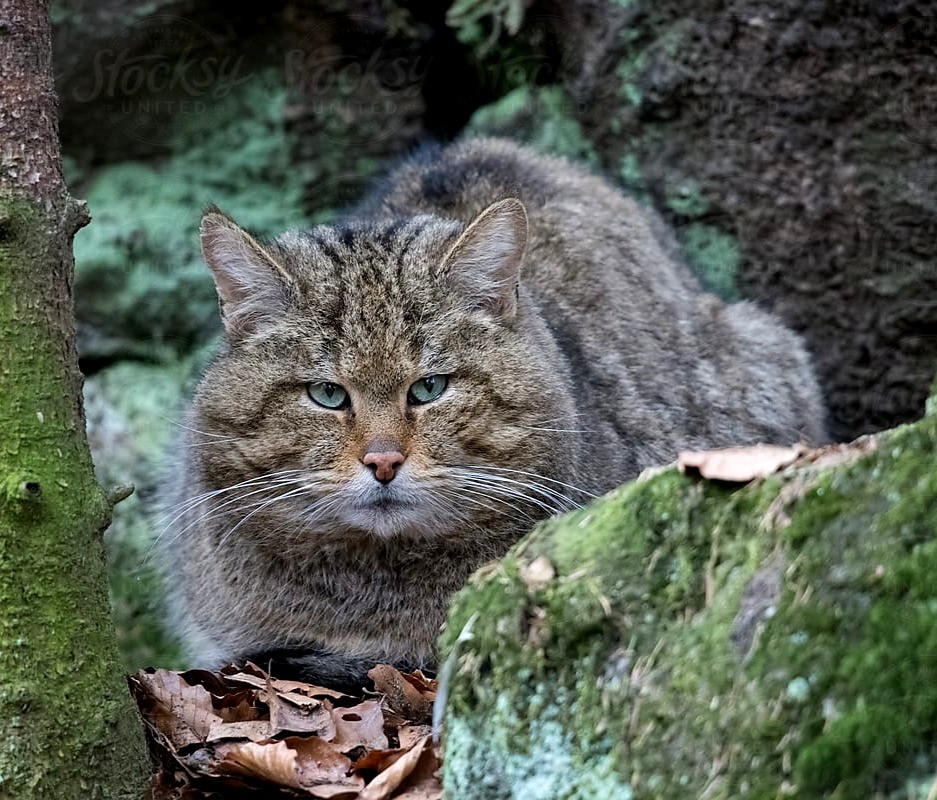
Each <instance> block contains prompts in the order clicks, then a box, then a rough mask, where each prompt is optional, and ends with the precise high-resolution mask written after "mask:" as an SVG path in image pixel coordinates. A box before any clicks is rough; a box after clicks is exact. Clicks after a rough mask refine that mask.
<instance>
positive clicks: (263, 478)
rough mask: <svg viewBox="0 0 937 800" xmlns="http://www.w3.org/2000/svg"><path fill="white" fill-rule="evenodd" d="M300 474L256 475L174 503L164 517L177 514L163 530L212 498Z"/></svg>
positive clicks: (289, 471) (296, 471) (274, 482)
mask: <svg viewBox="0 0 937 800" xmlns="http://www.w3.org/2000/svg"><path fill="white" fill-rule="evenodd" d="M302 473H303V470H298V469H291V470H282V471H280V472H273V473H269V474H266V475H257V476H255V477H253V478H248V479H247V480H243V481H240V482H238V483H235V484H232V485H231V486H225V487H222V488H221V489H214V490H212V491H208V492H204V493H202V494H200V495H196V496H195V497H192V498H189V499H188V500H184V501H183V502H181V503H176V504H175V505H173V506H171V507H170V508H168V509H167V510H166V512H165V516H169V515H170V514H173V513H174V512H178V513H175V516H173V517H172V518H171V519H170V520H169V521H168V522H166V523H165V525H164V526H163V530H165V529H166V528H168V527H169V526H170V525H172V524H173V523H174V522H176V520H178V519H179V518H180V517H182V516H183V515H184V514H186V513H187V512H188V511H191V510H192V509H193V508H195V507H196V506H198V505H201V504H202V503H205V502H207V501H208V500H211V499H212V498H214V497H217V496H218V495H221V494H226V493H228V492H232V491H236V490H238V489H242V488H250V487H252V486H255V485H257V484H258V483H263V484H267V483H269V484H272V485H275V484H276V481H278V480H286V479H287V478H286V476H287V475H289V474H293V475H296V474H302ZM164 518H165V517H164Z"/></svg>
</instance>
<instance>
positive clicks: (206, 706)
mask: <svg viewBox="0 0 937 800" xmlns="http://www.w3.org/2000/svg"><path fill="white" fill-rule="evenodd" d="M137 680H138V681H139V684H140V686H141V688H142V689H143V691H144V692H145V693H146V694H147V695H148V696H149V697H150V698H151V700H152V701H153V703H154V708H153V709H152V710H151V713H150V714H149V715H148V718H149V719H150V721H151V722H152V723H153V724H155V725H156V726H157V727H158V728H159V729H160V730H161V731H162V732H163V733H164V734H165V735H166V736H167V737H168V738H169V740H170V741H171V742H172V744H173V745H174V746H175V747H176V748H179V747H182V746H184V745H187V744H192V743H195V742H203V741H205V738H206V737H207V736H208V734H209V731H211V728H212V725H213V724H214V722H215V721H216V720H217V719H219V717H218V715H217V714H216V713H215V709H214V708H213V706H212V698H211V694H209V692H208V690H207V689H205V687H204V686H200V685H195V686H191V685H189V684H188V683H187V682H186V681H185V679H184V678H183V677H182V675H180V674H179V673H178V672H171V671H170V670H165V669H154V670H152V671H141V672H139V673H137Z"/></svg>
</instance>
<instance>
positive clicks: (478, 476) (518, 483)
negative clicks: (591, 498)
mask: <svg viewBox="0 0 937 800" xmlns="http://www.w3.org/2000/svg"><path fill="white" fill-rule="evenodd" d="M453 472H454V473H455V474H456V475H461V476H467V477H471V478H473V479H475V480H482V481H487V482H488V483H489V484H506V485H508V486H511V487H513V488H514V489H516V490H518V491H521V490H525V489H526V490H530V491H533V492H536V493H537V494H538V495H540V496H541V497H543V498H545V499H547V500H550V501H551V502H553V503H556V504H557V507H556V508H551V513H557V512H565V511H571V510H573V509H575V508H579V507H580V506H581V505H582V504H581V503H578V502H576V501H575V500H574V499H573V498H572V497H569V496H568V495H566V494H564V493H562V492H560V491H558V490H556V489H554V488H553V487H552V486H547V485H545V484H542V483H539V482H538V481H532V480H521V479H518V478H514V477H511V476H509V475H500V474H486V473H483V472H475V471H472V470H464V469H460V470H453Z"/></svg>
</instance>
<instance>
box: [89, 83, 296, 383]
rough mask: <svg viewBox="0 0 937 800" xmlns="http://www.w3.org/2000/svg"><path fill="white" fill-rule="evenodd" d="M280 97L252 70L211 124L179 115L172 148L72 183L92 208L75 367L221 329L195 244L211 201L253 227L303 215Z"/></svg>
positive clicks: (158, 356) (164, 350) (183, 345)
mask: <svg viewBox="0 0 937 800" xmlns="http://www.w3.org/2000/svg"><path fill="white" fill-rule="evenodd" d="M285 102H286V91H285V89H284V88H283V87H282V86H281V85H279V83H278V77H277V76H276V75H274V74H272V73H269V72H268V73H264V74H256V75H254V76H252V79H251V80H250V81H249V82H247V83H245V84H244V85H242V86H240V87H238V89H237V90H236V91H232V93H231V94H230V95H228V96H227V97H226V99H225V102H224V105H223V107H222V108H219V109H216V110H215V111H214V114H213V121H212V126H211V128H210V129H207V130H206V129H204V128H203V127H202V120H201V119H198V118H189V117H184V116H183V117H181V118H179V120H178V121H177V122H176V124H175V129H174V130H173V131H172V139H173V141H174V142H175V147H176V150H175V152H174V153H173V154H172V155H171V156H169V157H167V158H165V159H163V160H161V161H160V162H134V161H128V162H121V163H116V164H109V165H106V166H103V167H100V168H98V169H93V170H89V172H88V173H87V175H86V177H85V178H84V179H83V180H81V181H79V183H78V186H77V192H78V193H81V194H84V196H85V197H86V198H87V201H88V205H89V208H90V210H91V214H92V222H91V224H90V225H88V227H86V228H84V229H83V230H82V231H80V232H79V234H78V235H77V236H76V238H75V274H76V285H75V304H76V313H77V317H78V321H79V352H80V355H81V357H82V360H83V366H85V367H86V368H87V367H89V365H90V366H91V367H92V368H94V367H96V366H97V365H100V364H107V363H111V362H112V361H114V360H117V359H119V358H127V357H129V358H136V359H146V360H150V361H166V360H170V359H172V358H174V357H176V356H178V355H184V354H186V353H188V352H190V351H191V350H192V349H193V348H195V347H198V346H200V345H203V344H204V343H205V342H206V341H208V340H209V339H210V338H211V336H212V335H214V333H216V332H217V330H218V329H219V323H218V313H217V312H218V301H217V297H216V295H215V289H214V286H213V285H212V282H211V278H210V276H209V272H208V269H207V268H206V267H205V266H204V264H203V263H202V258H201V254H200V251H199V243H198V222H199V217H200V215H201V211H202V209H203V208H204V207H205V206H206V205H208V204H209V203H215V204H216V205H218V206H220V207H221V208H223V209H224V210H225V211H227V212H228V213H229V214H231V215H233V216H234V217H235V218H236V219H238V221H239V222H241V223H242V224H243V225H245V226H246V227H248V228H249V229H251V230H252V231H254V232H256V233H258V234H260V235H274V234H277V233H280V232H281V231H282V230H283V229H285V228H289V227H291V226H292V227H299V226H303V225H305V224H307V221H306V215H305V212H304V209H303V204H302V195H303V192H304V191H305V182H306V174H305V173H304V171H303V170H302V169H301V168H298V167H296V166H294V165H293V164H292V163H291V162H290V149H291V147H292V135H291V134H290V133H288V131H287V130H286V124H285V122H284V120H283V108H284V105H285ZM90 371H93V369H91V370H90Z"/></svg>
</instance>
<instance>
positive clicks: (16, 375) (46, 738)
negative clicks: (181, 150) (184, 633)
mask: <svg viewBox="0 0 937 800" xmlns="http://www.w3.org/2000/svg"><path fill="white" fill-rule="evenodd" d="M0 64H2V67H3V71H2V73H0V156H2V160H0V353H2V358H0V608H2V609H3V615H2V618H0V741H2V742H3V747H2V748H0V796H3V797H4V798H20V797H55V798H57V800H58V799H61V800H67V798H71V797H75V798H79V797H80V798H88V797H101V798H108V799H109V800H110V798H124V797H127V798H130V797H140V796H141V795H142V792H143V789H144V786H145V783H146V778H147V763H146V756H145V746H144V739H143V731H142V727H141V725H140V722H139V719H138V717H137V715H136V712H135V710H134V708H133V706H132V704H131V701H130V697H129V695H128V693H127V690H126V687H125V686H124V685H123V680H122V677H121V673H120V667H119V666H118V660H117V647H116V642H115V639H114V634H113V628H112V625H111V622H110V616H109V610H108V605H107V589H106V582H105V564H104V556H103V545H102V541H101V533H102V531H103V530H104V528H106V526H107V523H108V521H109V519H110V511H111V509H110V504H109V502H108V500H107V498H106V497H105V495H104V492H103V491H102V489H101V487H100V486H99V485H98V484H97V482H96V481H95V479H94V474H93V471H92V464H91V458H90V454H89V451H88V443H87V439H86V436H85V428H84V414H83V410H82V404H81V376H80V374H79V372H78V368H77V355H76V351H75V334H74V319H73V311H72V296H71V289H72V272H73V267H74V263H73V258H72V237H73V236H74V234H75V232H76V231H77V230H78V229H79V228H80V227H81V226H82V225H83V224H85V223H86V222H87V221H88V215H87V211H86V210H85V207H84V205H83V204H82V203H79V202H77V201H75V200H73V199H71V198H70V197H69V195H68V192H67V190H66V188H65V184H64V182H63V179H62V171H61V157H60V152H59V142H58V130H57V122H56V106H55V94H54V90H53V84H52V68H51V43H50V26H49V7H48V3H45V2H35V0H33V1H32V2H30V1H29V0H0Z"/></svg>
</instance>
